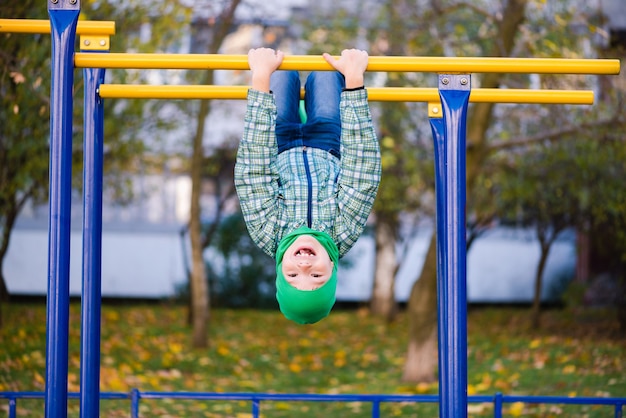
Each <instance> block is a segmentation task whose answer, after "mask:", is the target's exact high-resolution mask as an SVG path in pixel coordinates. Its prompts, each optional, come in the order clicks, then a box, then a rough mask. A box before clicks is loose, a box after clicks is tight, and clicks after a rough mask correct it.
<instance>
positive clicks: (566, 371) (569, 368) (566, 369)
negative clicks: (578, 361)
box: [563, 364, 576, 374]
mask: <svg viewBox="0 0 626 418" xmlns="http://www.w3.org/2000/svg"><path fill="white" fill-rule="evenodd" d="M574 372H576V366H574V365H573V364H569V365H567V366H565V367H563V374H572V373H574Z"/></svg>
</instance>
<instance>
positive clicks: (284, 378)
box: [0, 303, 626, 418]
mask: <svg viewBox="0 0 626 418" xmlns="http://www.w3.org/2000/svg"><path fill="white" fill-rule="evenodd" d="M3 314H4V322H5V326H4V328H3V329H2V330H0V391H43V390H44V376H45V355H46V354H45V350H46V336H45V332H46V329H45V318H46V308H45V305H44V304H34V303H31V304H25V303H13V304H9V305H6V306H5V307H4V309H3ZM614 318H615V315H614V312H611V311H607V310H557V309H553V310H549V311H547V312H545V313H544V315H543V324H544V325H543V327H542V329H541V330H540V331H532V330H530V329H529V328H528V322H529V315H528V311H527V310H526V309H521V308H510V307H508V308H506V307H500V308H497V307H496V308H494V307H490V308H472V309H470V313H469V318H468V393H469V394H470V395H474V394H485V395H493V394H495V393H496V392H502V393H504V394H507V395H512V394H520V395H554V396H601V397H626V339H624V338H623V337H622V338H620V337H619V336H618V326H617V323H616V321H615V319H614ZM185 319H186V309H185V308H184V307H181V306H177V305H167V304H163V305H158V304H157V305H154V304H152V305H151V304H145V305H142V304H135V305H119V304H118V305H105V306H104V307H103V314H102V345H101V346H102V360H101V389H102V391H107V392H108V391H113V392H120V391H121V392H129V391H130V390H131V389H132V388H137V389H139V390H141V391H192V392H270V393H341V394H357V393H370V394H376V393H384V394H417V393H419V394H436V393H437V390H438V389H437V384H436V383H434V384H425V383H422V384H409V383H404V382H402V381H401V374H402V367H403V364H404V356H405V354H406V347H407V317H406V315H405V314H404V313H401V314H400V316H399V318H398V320H397V321H396V322H395V323H393V324H390V325H387V324H385V323H384V322H382V321H380V320H378V319H375V318H370V317H369V316H368V315H367V313H366V311H364V310H336V311H335V312H333V314H332V315H331V316H330V317H329V318H328V319H326V320H324V321H322V322H321V323H319V324H318V325H315V326H306V327H303V326H297V325H295V324H291V323H289V322H288V321H286V320H284V319H283V318H282V316H281V315H280V313H277V312H274V311H248V310H214V311H213V312H212V318H211V331H210V342H211V344H210V347H209V348H207V349H192V348H190V347H189V341H190V334H189V329H188V328H187V326H186V324H185ZM70 321H71V322H70V328H71V330H70V358H69V376H68V379H69V390H70V391H78V390H79V374H80V369H79V367H80V305H79V304H77V303H75V304H72V305H71V315H70ZM433 355H436V353H433ZM68 408H69V416H72V417H78V409H79V408H78V401H77V400H70V401H69V403H68ZM7 410H8V406H7V402H6V401H0V417H6V416H7ZM101 410H102V416H103V417H127V416H129V411H130V403H129V402H128V401H123V400H121V401H118V400H103V401H101ZM469 410H470V413H469V415H470V417H488V416H493V409H492V407H491V404H484V405H483V404H470V405H469ZM250 411H251V407H250V405H249V403H248V402H239V401H231V402H226V401H173V400H142V401H141V410H140V412H141V416H142V417H236V418H243V417H249V416H250ZM437 411H438V410H437V406H436V405H435V404H406V405H405V404H396V403H389V404H386V403H384V404H383V405H382V406H381V416H383V417H391V416H419V417H435V416H437V414H438V412H437ZM261 412H262V416H263V417H293V416H299V417H300V416H301V417H367V416H370V414H371V411H370V406H369V404H367V403H359V402H354V403H348V404H335V403H322V402H320V403H312V402H308V403H307V402H294V403H291V402H289V403H287V402H263V403H262V406H261ZM504 412H505V416H525V417H557V416H563V417H581V418H582V417H590V418H594V417H611V416H613V408H612V407H600V406H584V405H582V406H581V405H577V406H563V405H532V404H505V407H504ZM42 415H43V401H41V400H19V401H18V416H19V417H41V416H42Z"/></svg>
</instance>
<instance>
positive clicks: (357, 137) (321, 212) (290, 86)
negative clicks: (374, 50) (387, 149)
mask: <svg viewBox="0 0 626 418" xmlns="http://www.w3.org/2000/svg"><path fill="white" fill-rule="evenodd" d="M283 57H284V54H283V53H282V52H281V51H274V50H273V49H269V48H258V49H252V50H250V52H249V53H248V64H249V66H250V70H251V71H252V83H251V88H250V90H248V99H247V100H248V105H247V110H246V116H245V125H244V134H243V138H242V139H241V143H240V145H239V150H238V153H237V163H236V165H235V186H236V188H237V194H238V195H239V200H240V203H241V209H242V212H243V215H244V219H245V222H246V225H247V228H248V231H249V233H250V236H251V237H252V239H253V241H254V242H255V243H256V245H258V246H259V247H260V248H261V249H262V250H263V251H264V252H265V253H267V254H269V255H270V256H272V257H275V259H276V298H277V300H278V303H279V306H280V310H281V312H282V313H283V314H284V315H285V317H287V318H288V319H290V320H292V321H295V322H297V323H300V324H312V323H315V322H317V321H319V320H321V319H323V318H324V317H326V316H327V315H328V314H329V313H330V310H331V309H332V307H333V305H334V303H335V291H336V287H337V264H338V261H339V258H340V257H342V256H343V255H345V254H346V253H347V252H348V250H349V249H350V248H352V246H353V245H354V243H355V242H356V240H357V239H358V237H359V236H360V235H361V233H362V231H363V228H364V226H365V223H366V221H367V218H368V216H369V213H370V211H371V209H372V205H373V204H374V199H375V197H376V192H377V189H378V184H379V182H380V169H381V168H380V151H379V146H378V141H377V138H376V133H375V131H374V127H373V124H372V118H371V114H370V110H369V104H368V101H367V92H366V90H365V87H364V82H363V78H364V77H363V75H364V73H365V70H366V68H367V62H368V54H367V52H365V51H361V50H357V49H349V50H344V51H342V53H341V57H340V58H339V59H338V60H336V59H334V58H333V57H332V56H330V55H328V54H324V55H323V57H324V59H325V60H326V61H327V62H328V63H329V64H330V65H331V66H332V67H333V68H334V69H335V70H337V71H336V72H333V71H321V72H312V73H311V74H310V75H309V76H308V78H307V81H306V85H305V98H304V104H305V110H306V122H304V123H303V121H302V119H301V117H300V115H299V103H300V79H299V75H298V73H297V72H295V71H276V70H277V69H278V67H279V66H280V64H281V63H282V61H283Z"/></svg>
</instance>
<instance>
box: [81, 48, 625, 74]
mask: <svg viewBox="0 0 626 418" xmlns="http://www.w3.org/2000/svg"><path fill="white" fill-rule="evenodd" d="M74 64H75V65H76V67H78V68H127V69H130V68H132V69H172V70H176V69H178V70H181V69H188V70H209V69H212V70H248V69H249V67H248V57H247V55H227V54H131V53H110V54H106V55H104V54H91V53H86V52H85V53H77V54H76V56H75V59H74ZM279 69H281V70H302V71H330V70H332V67H331V66H330V65H329V64H328V63H327V62H326V61H325V60H324V59H323V58H322V57H321V56H309V55H293V56H286V57H285V59H284V61H283V63H282V65H281V66H280V67H279ZM367 71H398V72H434V73H529V74H530V73H532V74H619V72H620V61H619V60H617V59H567V58H493V57H474V58H472V57H398V56H393V57H388V56H370V57H369V63H368V66H367Z"/></svg>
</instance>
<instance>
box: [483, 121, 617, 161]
mask: <svg viewBox="0 0 626 418" xmlns="http://www.w3.org/2000/svg"><path fill="white" fill-rule="evenodd" d="M614 124H618V125H623V122H620V120H619V116H618V115H614V116H613V117H611V118H610V119H601V120H597V121H594V122H589V123H583V124H581V125H575V126H570V127H568V128H565V129H556V130H553V131H548V132H544V133H541V134H539V135H534V136H527V137H520V138H514V139H511V140H507V141H500V142H496V143H494V144H492V145H489V152H490V153H495V152H498V151H502V150H507V149H511V148H518V147H527V146H529V145H532V144H535V143H538V142H544V141H556V140H559V139H561V138H562V137H563V136H565V135H571V134H574V133H576V132H581V131H584V130H588V129H592V128H596V127H598V126H604V125H614Z"/></svg>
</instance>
